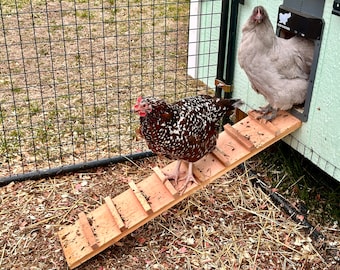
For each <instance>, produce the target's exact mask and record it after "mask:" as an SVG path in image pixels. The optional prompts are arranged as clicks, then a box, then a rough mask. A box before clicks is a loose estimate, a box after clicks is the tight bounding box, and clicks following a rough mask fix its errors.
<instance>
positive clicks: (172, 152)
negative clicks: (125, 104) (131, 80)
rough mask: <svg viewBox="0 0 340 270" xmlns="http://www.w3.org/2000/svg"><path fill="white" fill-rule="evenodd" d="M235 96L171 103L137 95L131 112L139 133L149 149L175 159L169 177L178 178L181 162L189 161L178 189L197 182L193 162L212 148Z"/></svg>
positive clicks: (194, 98) (208, 97) (231, 109)
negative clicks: (172, 171) (138, 126)
mask: <svg viewBox="0 0 340 270" xmlns="http://www.w3.org/2000/svg"><path fill="white" fill-rule="evenodd" d="M236 101H238V100H235V99H218V98H213V97H210V96H208V95H200V96H195V97H189V98H184V99H182V100H180V101H177V102H175V103H173V104H168V103H167V102H165V101H164V100H163V99H159V98H156V97H139V98H138V99H137V103H136V105H135V106H134V111H135V112H136V113H138V114H139V116H140V124H141V126H140V133H141V135H142V137H144V138H145V140H146V143H147V145H148V147H149V148H150V150H151V151H153V152H154V153H156V154H159V155H163V156H166V157H168V158H171V159H177V160H178V162H177V166H176V168H175V171H174V173H173V174H171V175H167V178H168V179H174V180H175V182H176V184H178V180H179V174H180V172H179V170H180V164H181V161H186V162H189V167H188V174H187V176H186V178H185V183H184V185H183V187H182V188H181V190H182V191H183V189H185V188H186V187H187V185H188V184H189V183H190V182H195V183H197V182H196V180H195V178H194V176H193V173H192V162H195V161H197V160H199V159H201V158H202V157H203V156H204V155H206V154H207V153H209V152H211V151H213V150H214V149H215V146H216V140H217V137H218V133H217V126H218V122H219V121H220V119H221V118H222V116H224V115H230V114H231V113H232V111H233V109H234V107H233V104H235V102H236Z"/></svg>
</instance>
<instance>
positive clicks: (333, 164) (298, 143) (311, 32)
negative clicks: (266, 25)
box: [189, 0, 340, 181]
mask: <svg viewBox="0 0 340 270" xmlns="http://www.w3.org/2000/svg"><path fill="white" fill-rule="evenodd" d="M257 5H262V6H264V7H265V8H266V10H267V12H268V14H269V17H270V20H271V22H272V24H273V28H274V30H275V31H276V34H277V35H278V36H280V35H281V32H282V31H285V32H287V29H288V30H289V31H288V32H289V34H290V36H294V35H298V36H301V37H303V38H308V39H309V40H312V41H313V42H314V45H315V49H314V57H313V63H312V68H311V72H310V77H309V84H308V92H307V97H306V101H305V103H304V107H302V108H293V109H292V110H291V113H292V114H294V115H295V116H297V117H298V118H299V119H300V120H301V121H303V125H302V127H301V128H300V129H299V130H297V131H296V132H294V133H292V134H291V135H289V136H288V137H286V138H285V139H284V141H285V142H286V143H287V144H289V145H290V146H291V147H292V148H294V149H295V150H297V151H298V152H300V153H301V154H302V155H303V156H304V157H305V158H307V159H309V160H310V161H312V162H313V163H314V164H315V165H317V166H318V167H319V168H321V169H322V170H323V171H325V172H326V173H328V174H329V175H330V176H332V177H333V178H335V179H336V180H338V181H340V151H339V150H340V143H339V140H338V139H337V138H338V136H339V135H340V129H339V121H338V120H337V115H338V114H339V113H340V111H339V110H340V109H339V106H338V100H339V98H340V90H339V85H340V77H339V75H338V74H339V72H340V65H339V59H340V54H339V50H338V48H337V46H338V45H339V43H340V36H339V34H338V33H337V31H338V29H339V26H340V16H339V13H340V11H339V9H340V4H339V1H333V0H325V1H319V0H300V1H289V0H284V1H278V0H275V1H269V0H267V1H265V0H263V1H261V0H257V1H253V0H245V1H212V2H211V1H203V2H199V3H196V9H195V10H194V12H195V14H196V15H197V16H196V17H194V18H196V20H195V21H193V22H192V24H191V27H193V28H194V29H199V31H198V32H197V33H196V32H195V31H191V32H190V33H191V35H190V36H189V40H197V41H199V42H197V43H192V45H191V43H190V44H189V51H196V52H197V54H195V55H191V57H190V58H189V66H190V65H192V66H197V67H198V68H197V69H191V70H189V74H190V75H191V76H193V77H194V78H198V79H200V78H202V80H203V81H205V82H206V83H207V84H208V85H209V86H210V87H214V86H215V85H216V84H217V83H216V82H219V81H223V82H224V83H225V85H224V86H223V88H224V90H226V92H230V91H232V92H233V96H234V97H238V98H241V99H243V100H244V101H245V103H246V106H245V107H244V108H243V110H244V111H245V112H247V111H248V110H251V109H256V108H258V107H259V106H264V105H266V101H265V100H264V98H263V96H262V95H259V94H257V93H256V92H255V91H254V90H253V89H252V87H251V85H250V83H249V80H248V78H247V76H246V74H245V72H244V71H243V70H242V69H241V67H240V65H239V64H238V62H237V49H238V46H239V44H240V40H241V29H242V26H243V25H244V23H245V22H246V20H247V19H248V18H249V16H250V15H251V13H252V10H253V8H254V7H255V6H257ZM219 10H221V11H222V16H221V17H218V16H211V17H210V18H208V19H207V18H206V16H205V14H208V13H210V14H213V13H214V12H217V11H219ZM201 14H203V15H201ZM223 14H224V15H223ZM285 14H288V15H287V16H289V17H291V18H290V20H291V22H290V21H289V18H288V19H287V21H286V20H282V18H281V20H280V15H281V16H283V17H284V16H285ZM219 23H221V28H218V27H216V28H215V27H213V26H215V25H218V24H219ZM209 27H211V29H212V31H210V28H209ZM207 29H209V30H207ZM219 35H221V37H222V38H223V39H220V40H218V39H216V40H212V39H211V38H210V37H212V36H219ZM190 46H191V50H190ZM206 51H212V52H214V51H215V52H216V53H213V54H210V55H209V57H206V56H205V55H204V53H203V52H206ZM208 60H210V61H214V62H215V63H216V65H217V66H218V67H219V68H218V71H219V72H218V73H217V76H216V74H215V73H214V72H215V70H214V71H213V70H211V69H209V67H205V66H204V65H203V66H201V65H197V64H198V63H200V64H201V63H204V62H205V61H208ZM263 69H266V67H263ZM203 74H205V75H208V78H203Z"/></svg>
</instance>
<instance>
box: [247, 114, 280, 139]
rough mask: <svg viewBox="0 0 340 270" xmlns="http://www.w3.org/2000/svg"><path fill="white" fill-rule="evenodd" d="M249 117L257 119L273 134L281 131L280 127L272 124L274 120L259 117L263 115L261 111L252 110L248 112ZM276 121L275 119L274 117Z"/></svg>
mask: <svg viewBox="0 0 340 270" xmlns="http://www.w3.org/2000/svg"><path fill="white" fill-rule="evenodd" d="M248 115H249V117H250V118H251V119H253V120H255V121H256V122H258V123H259V124H260V125H261V126H262V127H263V128H265V129H266V130H268V131H269V132H270V133H272V134H273V135H278V134H279V133H280V129H279V128H277V127H276V126H274V125H273V124H272V122H270V121H267V120H265V119H259V116H261V114H260V113H258V112H256V111H250V112H249V113H248ZM274 121H275V119H274Z"/></svg>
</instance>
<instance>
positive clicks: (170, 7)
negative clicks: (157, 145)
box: [0, 0, 207, 177]
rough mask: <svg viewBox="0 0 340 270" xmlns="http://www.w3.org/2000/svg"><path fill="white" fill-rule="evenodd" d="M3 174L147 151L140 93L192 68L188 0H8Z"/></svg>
mask: <svg viewBox="0 0 340 270" xmlns="http://www.w3.org/2000/svg"><path fill="white" fill-rule="evenodd" d="M0 5H1V6H0V11H1V18H0V19H1V22H0V24H1V34H0V129H1V132H0V159H1V160H0V162H1V170H0V171H1V172H0V177H3V176H9V175H13V174H18V173H19V174H22V173H26V172H30V171H34V170H40V169H48V168H54V167H58V166H63V165H69V164H77V163H81V162H88V161H93V160H99V159H103V158H109V157H113V156H120V155H126V154H131V153H135V152H139V151H145V150H146V147H145V145H144V143H143V141H137V140H136V133H135V129H136V127H137V126H138V124H139V119H138V117H137V116H136V115H134V114H133V113H132V112H131V107H132V106H133V104H134V102H135V100H136V97H137V96H138V95H141V94H143V95H156V96H161V97H166V99H167V100H169V101H173V100H175V99H178V98H181V97H184V96H189V95H194V94H197V93H198V92H202V91H203V92H204V91H207V88H206V87H205V86H204V85H203V84H201V83H200V82H199V81H197V80H195V79H192V78H191V77H189V76H188V75H187V71H188V70H187V59H188V25H189V8H190V7H189V6H190V3H189V1H187V0H177V1H176V0H174V1H171V0H169V1H161V0H146V1H145V0H143V1H138V0H134V1H119V2H118V1H115V0H106V1H85V0H77V1H75V0H74V1H71V0H69V1H42V0H31V1H29V0H16V1H1V2H0Z"/></svg>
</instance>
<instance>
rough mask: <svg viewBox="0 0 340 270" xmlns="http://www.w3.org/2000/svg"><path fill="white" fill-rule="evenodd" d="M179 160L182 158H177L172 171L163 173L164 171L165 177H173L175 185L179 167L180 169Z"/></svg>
mask: <svg viewBox="0 0 340 270" xmlns="http://www.w3.org/2000/svg"><path fill="white" fill-rule="evenodd" d="M181 162H182V160H180V159H179V160H177V163H176V167H175V169H174V170H173V171H172V172H170V173H165V172H164V175H165V177H166V178H165V179H167V180H168V179H173V180H175V184H176V186H177V184H178V179H179V175H180V169H181Z"/></svg>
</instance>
